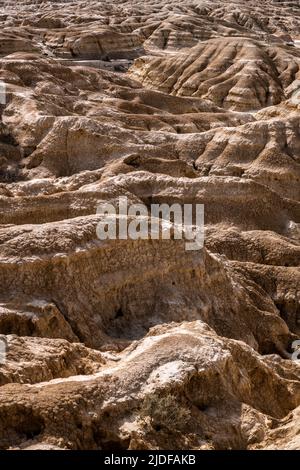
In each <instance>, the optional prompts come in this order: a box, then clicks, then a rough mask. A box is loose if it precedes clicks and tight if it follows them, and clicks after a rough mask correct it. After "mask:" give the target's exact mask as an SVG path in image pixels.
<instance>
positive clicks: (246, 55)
mask: <svg viewBox="0 0 300 470" xmlns="http://www.w3.org/2000/svg"><path fill="white" fill-rule="evenodd" d="M299 62H300V53H298V52H297V51H294V50H292V51H291V50H290V49H289V48H285V47H282V48H279V47H276V46H270V45H268V44H266V43H261V42H258V41H252V40H249V39H247V40H245V39H240V38H238V39H236V38H230V39H229V38H226V39H224V38H222V39H220V38H218V39H211V40H208V41H202V42H201V43H200V44H199V45H198V46H195V47H194V48H192V49H191V50H190V52H189V54H188V55H186V54H185V53H182V54H178V55H175V56H171V57H170V58H169V57H163V58H157V59H156V58H141V59H139V60H138V61H136V63H135V65H134V67H133V69H132V77H134V78H136V79H139V80H142V82H143V83H144V84H145V85H147V86H151V87H153V88H157V89H158V90H161V91H164V92H166V93H170V94H172V95H178V96H195V97H202V98H204V99H209V100H211V101H212V102H213V103H215V104H216V105H218V106H222V107H225V108H227V109H232V110H242V111H251V110H258V109H260V108H262V107H265V106H271V105H275V104H278V103H280V102H281V101H282V100H283V99H284V97H285V95H284V89H285V88H287V87H288V86H290V85H291V83H292V82H293V81H294V80H297V79H298V78H297V77H299ZM285 64H288V66H286V65H285Z"/></svg>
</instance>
